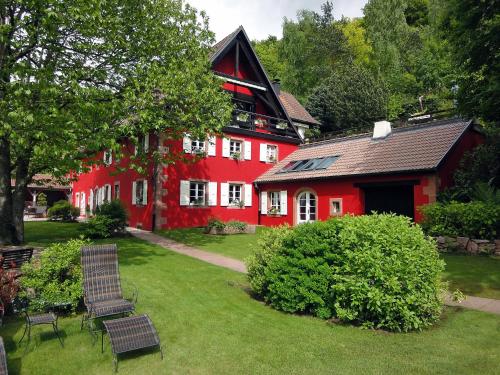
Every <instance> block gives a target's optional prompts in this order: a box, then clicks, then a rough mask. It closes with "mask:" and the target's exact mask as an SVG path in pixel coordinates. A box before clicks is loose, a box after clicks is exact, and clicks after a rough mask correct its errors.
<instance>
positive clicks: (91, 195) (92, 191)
mask: <svg viewBox="0 0 500 375" xmlns="http://www.w3.org/2000/svg"><path fill="white" fill-rule="evenodd" d="M89 206H90V211H94V190H92V189H90V198H89Z"/></svg>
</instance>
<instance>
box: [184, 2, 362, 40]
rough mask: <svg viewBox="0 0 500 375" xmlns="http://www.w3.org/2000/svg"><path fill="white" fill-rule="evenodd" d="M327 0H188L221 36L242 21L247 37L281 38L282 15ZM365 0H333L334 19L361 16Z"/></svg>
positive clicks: (292, 14)
mask: <svg viewBox="0 0 500 375" xmlns="http://www.w3.org/2000/svg"><path fill="white" fill-rule="evenodd" d="M325 1H326V0H187V2H188V3H189V4H191V5H192V6H194V7H195V8H197V9H198V10H205V11H206V13H207V14H208V16H209V17H210V29H211V30H212V31H213V32H215V35H216V40H221V39H222V38H224V37H225V36H226V35H228V34H230V33H231V32H233V31H234V30H235V29H236V28H237V27H238V26H240V25H243V27H244V28H245V30H246V32H247V34H248V37H249V38H250V39H259V40H260V39H265V38H267V37H268V36H269V35H275V36H277V37H278V38H281V36H282V35H281V25H282V23H283V18H284V17H287V18H292V19H296V15H297V11H298V10H299V9H310V10H314V11H317V12H319V11H320V10H321V4H323V3H324V2H325ZM366 2H367V0H334V1H333V7H334V8H333V9H334V16H335V18H336V19H339V18H340V17H342V15H344V16H346V17H360V16H362V15H363V10H362V9H363V6H364V5H365V4H366Z"/></svg>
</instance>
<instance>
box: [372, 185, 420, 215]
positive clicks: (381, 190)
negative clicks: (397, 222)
mask: <svg viewBox="0 0 500 375" xmlns="http://www.w3.org/2000/svg"><path fill="white" fill-rule="evenodd" d="M363 190H364V193H365V213H370V212H372V211H377V212H378V213H383V212H385V213H389V212H392V213H395V214H398V215H403V216H408V217H410V218H412V219H414V218H415V217H414V205H413V202H414V201H413V185H406V186H405V185H402V186H365V187H364V188H363Z"/></svg>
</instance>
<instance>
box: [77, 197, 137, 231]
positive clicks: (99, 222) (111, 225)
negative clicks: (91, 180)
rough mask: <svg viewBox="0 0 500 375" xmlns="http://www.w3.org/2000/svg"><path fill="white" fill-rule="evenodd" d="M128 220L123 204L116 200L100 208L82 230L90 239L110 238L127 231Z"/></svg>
mask: <svg viewBox="0 0 500 375" xmlns="http://www.w3.org/2000/svg"><path fill="white" fill-rule="evenodd" d="M127 218H128V215H127V211H126V210H125V207H124V206H123V204H122V203H121V202H120V201H119V200H114V201H111V202H109V203H104V204H102V205H101V206H99V207H98V208H97V210H96V215H95V216H94V217H91V218H90V219H89V220H88V221H87V222H86V223H85V224H84V225H83V226H82V230H83V233H84V235H85V236H86V237H89V238H109V237H112V236H114V235H117V234H120V233H123V232H124V231H125V227H126V225H127Z"/></svg>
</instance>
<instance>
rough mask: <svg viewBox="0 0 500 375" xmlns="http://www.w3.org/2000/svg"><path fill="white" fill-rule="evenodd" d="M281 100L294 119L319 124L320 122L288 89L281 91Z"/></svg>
mask: <svg viewBox="0 0 500 375" xmlns="http://www.w3.org/2000/svg"><path fill="white" fill-rule="evenodd" d="M280 101H281V103H282V104H283V107H285V110H286V111H287V112H288V115H289V116H290V118H291V119H292V120H296V121H298V122H306V123H308V124H314V125H319V122H318V121H317V120H316V119H315V118H314V117H312V116H311V115H310V114H309V112H307V111H306V109H305V108H304V107H303V106H302V104H300V103H299V101H298V100H297V99H295V96H293V95H292V94H290V93H288V92H286V91H281V92H280Z"/></svg>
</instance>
